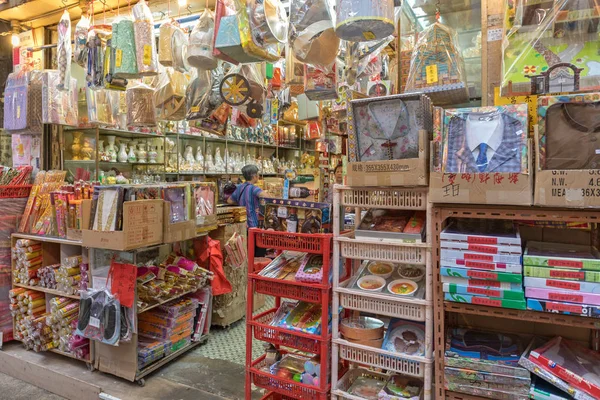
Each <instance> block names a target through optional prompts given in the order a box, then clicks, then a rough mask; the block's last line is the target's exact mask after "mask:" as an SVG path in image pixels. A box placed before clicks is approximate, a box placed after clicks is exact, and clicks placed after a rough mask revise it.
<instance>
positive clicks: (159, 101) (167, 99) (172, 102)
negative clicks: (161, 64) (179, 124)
mask: <svg viewBox="0 0 600 400" xmlns="http://www.w3.org/2000/svg"><path fill="white" fill-rule="evenodd" d="M190 78H191V77H190V75H189V74H184V73H183V72H179V71H175V70H174V69H173V68H166V70H165V71H164V73H161V74H160V75H159V82H158V85H157V89H156V92H155V93H154V101H155V104H156V110H157V118H158V119H162V120H169V121H179V120H182V119H184V118H185V92H186V89H187V86H188V84H189V82H190Z"/></svg>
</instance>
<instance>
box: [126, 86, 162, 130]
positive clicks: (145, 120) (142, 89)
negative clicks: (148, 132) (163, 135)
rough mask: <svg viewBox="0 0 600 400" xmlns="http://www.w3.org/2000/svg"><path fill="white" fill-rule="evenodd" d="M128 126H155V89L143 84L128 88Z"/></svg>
mask: <svg viewBox="0 0 600 400" xmlns="http://www.w3.org/2000/svg"><path fill="white" fill-rule="evenodd" d="M126 97H127V126H140V127H143V126H155V125H156V107H155V105H154V89H152V88H151V87H150V86H148V85H145V84H143V83H141V82H140V83H136V84H134V85H132V86H131V87H128V88H127V92H126Z"/></svg>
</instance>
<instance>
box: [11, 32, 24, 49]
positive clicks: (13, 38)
mask: <svg viewBox="0 0 600 400" xmlns="http://www.w3.org/2000/svg"><path fill="white" fill-rule="evenodd" d="M10 43H11V44H12V46H13V47H19V44H20V43H21V39H20V38H19V35H18V34H16V33H13V34H12V36H11V37H10Z"/></svg>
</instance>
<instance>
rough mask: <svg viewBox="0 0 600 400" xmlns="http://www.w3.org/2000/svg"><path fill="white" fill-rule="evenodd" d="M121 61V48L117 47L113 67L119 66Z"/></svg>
mask: <svg viewBox="0 0 600 400" xmlns="http://www.w3.org/2000/svg"><path fill="white" fill-rule="evenodd" d="M122 61H123V50H121V49H117V51H116V56H115V67H120V66H121V62H122Z"/></svg>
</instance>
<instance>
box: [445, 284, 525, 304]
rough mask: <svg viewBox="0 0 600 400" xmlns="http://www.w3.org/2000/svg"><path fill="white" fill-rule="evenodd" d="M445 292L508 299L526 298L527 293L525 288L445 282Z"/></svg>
mask: <svg viewBox="0 0 600 400" xmlns="http://www.w3.org/2000/svg"><path fill="white" fill-rule="evenodd" d="M444 293H455V294H468V295H473V296H484V297H495V298H499V299H506V300H525V293H523V290H510V289H486V288H481V287H477V286H465V285H457V284H455V283H444Z"/></svg>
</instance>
